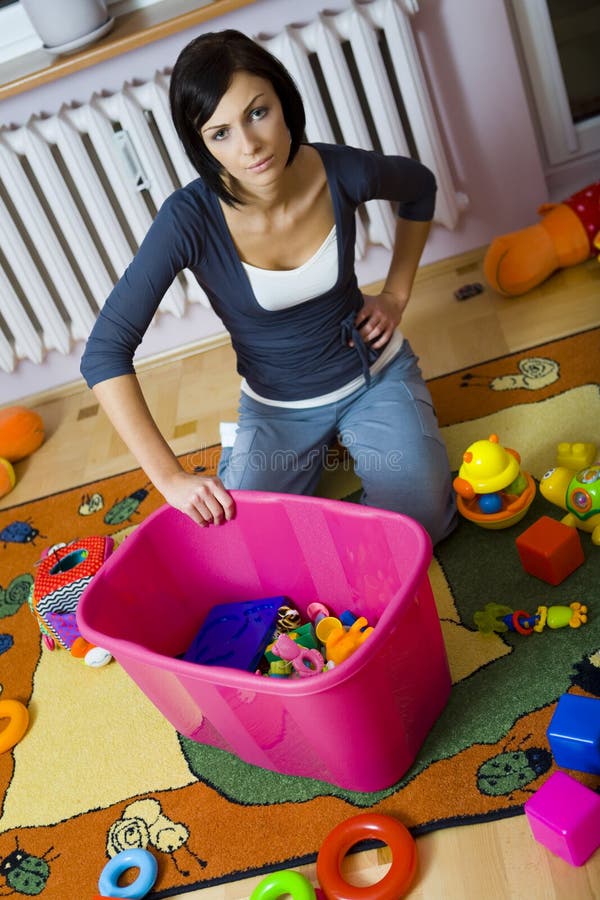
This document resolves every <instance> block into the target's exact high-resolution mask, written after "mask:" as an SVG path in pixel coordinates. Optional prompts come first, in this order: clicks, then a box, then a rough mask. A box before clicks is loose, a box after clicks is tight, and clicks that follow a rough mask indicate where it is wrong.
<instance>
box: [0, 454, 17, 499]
mask: <svg viewBox="0 0 600 900" xmlns="http://www.w3.org/2000/svg"><path fill="white" fill-rule="evenodd" d="M16 483H17V476H16V475H15V470H14V468H13V466H12V464H11V463H10V462H9V461H8V460H7V459H4V458H3V457H1V456H0V497H4V495H5V494H8V493H9V492H10V491H12V489H13V488H14V486H15V484H16Z"/></svg>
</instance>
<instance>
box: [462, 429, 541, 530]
mask: <svg viewBox="0 0 600 900" xmlns="http://www.w3.org/2000/svg"><path fill="white" fill-rule="evenodd" d="M520 462H521V457H520V455H519V454H518V453H517V451H516V450H513V449H512V448H510V447H502V446H501V444H500V442H499V439H498V435H497V434H491V435H490V436H489V438H488V439H487V440H481V441H475V443H473V444H471V445H470V446H469V447H468V448H467V450H466V451H465V452H464V454H463V462H462V465H461V467H460V469H459V471H458V476H457V477H456V478H455V479H454V481H453V487H454V490H455V491H456V493H457V498H456V502H457V505H458V510H459V512H460V513H461V515H463V516H464V517H465V518H466V519H469V520H470V521H471V522H475V523H476V524H477V525H481V527H482V528H489V529H499V528H507V527H508V526H509V525H514V524H515V523H516V522H518V521H519V520H520V519H522V518H523V516H524V515H525V514H526V512H527V510H528V509H529V507H530V506H531V503H532V502H533V498H534V497H535V482H534V480H533V478H532V477H531V475H529V474H528V473H527V472H522V471H521V469H520V465H519V464H520Z"/></svg>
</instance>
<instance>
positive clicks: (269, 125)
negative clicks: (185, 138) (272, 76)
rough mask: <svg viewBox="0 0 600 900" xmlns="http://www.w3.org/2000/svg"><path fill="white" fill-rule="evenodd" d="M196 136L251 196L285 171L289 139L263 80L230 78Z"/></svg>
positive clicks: (276, 103) (277, 105)
mask: <svg viewBox="0 0 600 900" xmlns="http://www.w3.org/2000/svg"><path fill="white" fill-rule="evenodd" d="M200 132H201V135H202V138H203V139H204V143H205V144H206V146H207V148H208V149H209V151H210V152H211V153H212V155H213V156H214V157H215V159H216V160H218V162H219V163H220V164H221V165H222V166H223V168H224V169H225V170H226V171H227V172H228V173H229V175H230V176H231V178H233V179H235V180H236V181H237V182H238V183H239V184H241V185H243V186H244V187H245V188H247V189H248V190H249V191H251V192H252V191H254V190H257V189H258V190H260V189H261V188H263V187H266V186H267V185H269V184H272V183H273V182H274V181H275V180H276V179H277V178H279V177H280V176H281V174H282V172H283V170H284V169H285V166H286V164H287V161H288V157H289V153H290V143H291V139H290V134H289V131H288V128H287V125H286V124H285V119H284V116H283V110H282V108H281V103H280V102H279V98H278V96H277V94H276V93H275V91H274V89H273V86H272V84H271V82H270V81H267V80H266V79H264V78H259V77H258V76H257V75H252V74H250V73H249V72H235V73H234V75H233V78H232V80H231V84H230V86H229V88H228V89H227V91H226V92H225V93H224V94H223V96H222V98H221V100H220V102H219V104H218V106H217V108H216V109H215V111H214V113H213V115H212V116H211V117H210V119H208V121H207V122H205V123H204V125H203V126H202V128H201V129H200Z"/></svg>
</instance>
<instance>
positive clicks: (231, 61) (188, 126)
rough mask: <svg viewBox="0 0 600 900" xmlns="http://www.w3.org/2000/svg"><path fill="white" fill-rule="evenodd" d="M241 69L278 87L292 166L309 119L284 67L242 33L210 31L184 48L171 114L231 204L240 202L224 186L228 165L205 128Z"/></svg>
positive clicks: (192, 155)
mask: <svg viewBox="0 0 600 900" xmlns="http://www.w3.org/2000/svg"><path fill="white" fill-rule="evenodd" d="M240 71H244V72H250V73H251V74H252V75H257V76H259V77H260V78H264V79H266V80H267V81H269V82H270V83H271V84H272V85H273V89H274V91H275V93H276V94H277V96H278V97H279V102H280V103H281V108H282V110H283V116H284V119H285V123H286V125H287V127H288V129H289V132H290V137H291V147H290V155H289V157H288V161H287V164H288V165H289V164H290V163H291V161H292V160H293V158H294V156H295V155H296V153H297V151H298V147H299V146H300V143H301V141H302V139H303V136H304V127H305V123H306V119H305V114H304V104H303V102H302V97H301V96H300V93H299V91H298V88H297V87H296V85H295V83H294V81H293V79H292V77H291V75H290V74H289V72H288V71H287V69H286V68H285V66H284V65H283V64H282V63H280V62H279V60H278V59H276V58H275V57H274V56H273V55H272V54H271V53H269V52H268V50H265V49H264V48H263V47H261V46H260V44H257V43H256V42H255V41H253V40H251V39H250V38H249V37H247V36H246V35H245V34H242V32H241V31H234V30H233V29H227V30H225V31H212V32H208V33H207V34H202V35H200V36H199V37H197V38H195V39H194V40H193V41H191V42H190V43H189V44H188V45H187V46H186V47H184V48H183V50H182V51H181V53H180V54H179V56H178V58H177V61H176V62H175V66H174V67H173V71H172V74H171V85H170V89H169V100H170V103H171V116H172V118H173V122H174V124H175V129H176V131H177V134H178V135H179V138H180V140H181V142H182V144H183V146H184V149H185V152H186V153H187V156H188V158H189V159H190V161H191V163H192V165H193V166H194V168H195V169H196V171H197V172H198V173H199V174H200V176H201V177H202V178H203V180H204V181H205V182H206V184H207V185H208V186H209V187H210V188H211V189H212V190H213V191H214V192H215V193H216V194H217V195H218V196H219V197H220V198H221V199H222V200H223V201H224V202H225V203H228V204H229V205H230V206H233V205H235V204H237V203H240V202H241V201H240V200H239V199H238V198H237V197H235V196H234V195H233V194H232V193H231V191H230V190H229V188H228V187H227V185H226V184H225V182H224V180H223V168H222V166H221V165H220V164H219V163H218V162H217V160H216V159H215V158H214V156H213V155H212V154H211V153H210V151H209V150H208V148H207V147H206V144H205V143H204V140H203V138H202V136H201V135H200V129H201V128H202V126H203V125H204V123H205V122H207V121H208V120H209V119H210V117H211V116H212V114H213V113H214V111H215V109H216V108H217V106H218V105H219V103H220V101H221V98H222V97H223V95H224V94H225V92H226V91H227V89H228V87H229V85H230V84H231V80H232V78H233V75H234V73H235V72H240Z"/></svg>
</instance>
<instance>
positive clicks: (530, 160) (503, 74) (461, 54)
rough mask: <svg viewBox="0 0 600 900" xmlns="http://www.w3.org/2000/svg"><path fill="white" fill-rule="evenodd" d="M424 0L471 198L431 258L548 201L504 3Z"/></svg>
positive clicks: (176, 340) (48, 380)
mask: <svg viewBox="0 0 600 900" xmlns="http://www.w3.org/2000/svg"><path fill="white" fill-rule="evenodd" d="M345 5H346V0H343V2H342V0H334V2H331V3H325V2H323V0H304V2H303V4H302V16H301V17H299V15H298V12H297V10H298V4H297V2H296V0H258V2H256V3H255V4H253V5H251V6H247V7H245V8H244V9H241V10H239V11H237V12H235V13H231V14H229V15H228V16H223V17H221V18H220V19H215V20H213V21H212V22H210V23H208V24H207V26H206V28H205V29H204V30H210V29H211V28H214V29H217V28H223V27H236V28H240V29H241V30H242V31H246V32H247V33H249V34H257V33H259V32H260V31H264V32H265V33H267V34H268V33H276V32H277V31H279V30H280V29H281V28H282V27H283V26H284V25H285V24H286V23H288V22H294V21H299V20H301V21H302V20H304V21H306V20H308V19H310V18H311V17H312V16H313V15H314V14H315V12H316V11H318V10H320V9H324V8H327V9H338V8H343V7H344V6H345ZM420 7H421V8H420V11H419V12H418V14H417V15H416V16H415V18H414V20H413V21H414V29H415V33H416V35H417V40H418V43H419V46H420V49H421V53H422V60H423V65H424V68H425V71H426V72H427V75H428V78H429V80H430V86H431V90H432V94H433V97H434V101H435V103H436V106H437V112H438V115H439V120H440V125H441V130H442V133H443V135H444V139H445V142H446V145H447V151H448V154H449V157H450V160H451V167H452V170H453V174H454V179H455V184H456V187H457V189H458V190H460V191H463V192H464V193H465V194H467V195H468V197H469V208H468V209H467V210H466V211H465V212H464V213H463V214H462V216H461V219H460V221H459V224H458V225H457V227H456V229H455V230H454V231H448V230H447V229H445V228H442V227H440V226H436V227H434V229H433V231H432V234H431V237H430V240H429V243H428V246H427V248H426V251H425V254H424V257H423V262H424V263H428V262H433V261H435V260H439V259H443V258H446V257H448V256H452V255H454V254H457V253H461V252H463V251H467V250H471V249H473V248H476V247H481V246H483V245H485V244H487V243H489V241H490V239H491V238H492V237H493V236H494V235H497V234H502V233H504V232H506V231H511V230H514V229H516V228H520V227H523V226H524V225H527V224H530V223H531V222H532V221H535V220H536V214H537V213H536V211H537V207H538V206H539V205H540V203H542V202H544V201H545V200H546V199H547V188H546V183H545V180H544V173H543V167H542V160H541V157H540V154H539V150H538V145H537V142H536V137H535V132H534V128H533V125H532V122H531V119H530V115H529V110H528V106H527V101H526V95H525V90H524V86H523V83H522V79H521V75H520V71H519V68H518V65H517V57H516V53H515V48H514V45H513V40H512V35H511V31H510V25H509V21H508V18H507V14H506V10H505V7H504V4H503V3H502V2H499V0H460V2H457V0H422V2H421V4H420ZM199 30H200V29H194V30H193V31H187V32H183V33H181V34H179V35H175V36H173V37H171V38H168V39H165V40H163V41H158V42H156V43H154V44H150V45H148V46H146V47H143V48H140V49H139V50H136V51H133V52H131V53H128V54H126V55H124V56H121V57H118V58H116V59H115V60H112V61H109V62H107V63H103V64H99V65H97V66H94V67H92V68H91V69H87V70H84V71H82V72H80V73H77V74H76V75H72V76H70V77H68V78H65V79H62V80H61V81H58V82H54V83H52V84H49V85H45V86H42V87H40V88H38V89H36V90H34V91H31V92H29V93H26V94H21V95H18V96H16V97H14V98H11V99H9V100H5V101H4V102H3V103H2V106H1V107H0V124H10V123H11V122H14V123H22V122H24V121H26V119H27V118H28V117H29V115H31V114H35V113H39V112H41V111H47V112H54V111H55V110H57V109H58V108H59V107H60V105H61V104H62V103H65V102H67V103H69V102H71V101H73V100H79V101H87V100H88V99H89V97H90V96H91V94H92V93H93V92H94V91H96V90H98V89H99V88H103V89H105V90H108V91H110V90H117V89H120V88H121V86H122V84H123V82H124V81H126V80H132V79H142V80H145V79H147V78H149V77H152V75H153V74H154V72H155V71H156V70H157V69H161V68H165V67H167V66H169V65H170V64H172V62H173V61H174V59H175V57H176V55H177V54H178V52H179V50H180V49H181V47H183V46H184V45H185V44H186V43H187V42H188V41H189V40H190V39H191V37H193V36H194V35H195V34H196V33H198V32H199ZM388 258H389V257H388V254H387V252H386V251H384V250H383V249H382V248H374V250H373V252H372V253H369V256H368V258H367V259H366V260H365V261H363V262H362V263H361V264H360V265H359V267H358V268H359V278H360V281H361V282H362V283H363V284H366V283H369V282H370V281H375V280H377V279H379V278H381V277H383V276H384V274H385V268H386V265H387V261H388ZM219 330H220V323H219V321H218V320H217V319H216V317H214V316H213V315H212V314H211V313H210V312H208V311H206V310H200V309H196V308H194V309H193V315H192V318H191V319H190V318H189V317H186V319H184V320H176V319H173V318H172V317H170V316H169V317H163V324H162V325H161V327H160V329H158V330H157V331H156V333H155V334H154V335H153V336H152V338H151V339H149V340H148V341H147V343H145V345H144V348H143V350H142V351H141V355H143V356H146V355H153V354H155V353H157V352H160V351H161V350H167V349H169V348H170V347H177V346H179V345H184V344H186V343H189V341H190V340H192V339H193V340H199V339H201V338H204V337H207V336H209V335H211V334H214V333H215V332H217V331H219ZM81 349H82V347H81V345H79V346H77V347H75V348H73V351H72V353H71V355H70V356H69V357H63V356H61V355H59V354H56V353H52V354H49V357H48V361H47V364H45V365H44V366H33V365H30V364H28V363H21V364H20V365H19V366H18V368H17V370H16V371H15V372H14V373H13V374H11V375H7V374H3V373H0V402H2V403H8V402H13V401H15V400H17V399H19V398H24V397H26V396H27V395H29V394H32V393H37V392H39V391H43V390H46V389H48V388H51V387H54V386H56V385H60V384H65V383H68V382H70V381H73V380H76V379H78V378H79V356H80V353H81Z"/></svg>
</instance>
